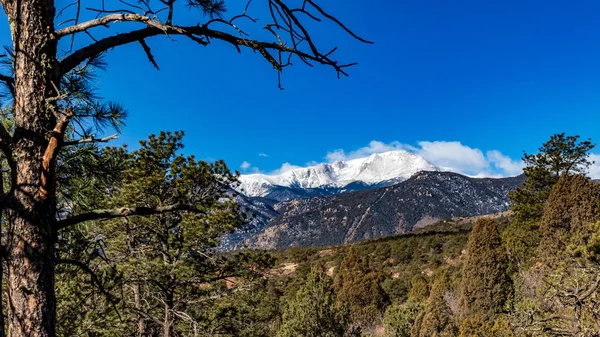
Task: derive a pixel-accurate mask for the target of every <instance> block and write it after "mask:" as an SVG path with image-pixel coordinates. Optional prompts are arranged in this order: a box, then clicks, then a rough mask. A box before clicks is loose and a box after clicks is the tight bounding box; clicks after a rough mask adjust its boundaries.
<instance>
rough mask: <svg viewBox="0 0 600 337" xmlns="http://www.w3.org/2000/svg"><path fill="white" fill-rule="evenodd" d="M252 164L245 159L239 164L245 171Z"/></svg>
mask: <svg viewBox="0 0 600 337" xmlns="http://www.w3.org/2000/svg"><path fill="white" fill-rule="evenodd" d="M251 166H252V164H250V163H249V162H247V161H245V160H244V162H243V163H242V165H240V168H241V169H242V170H244V171H246V170H247V169H249V168H250V167H251Z"/></svg>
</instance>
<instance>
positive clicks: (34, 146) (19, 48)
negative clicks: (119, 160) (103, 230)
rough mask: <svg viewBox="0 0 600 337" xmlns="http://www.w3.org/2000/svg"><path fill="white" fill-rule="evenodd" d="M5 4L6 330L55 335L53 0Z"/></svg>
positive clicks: (17, 334) (16, 336)
mask: <svg viewBox="0 0 600 337" xmlns="http://www.w3.org/2000/svg"><path fill="white" fill-rule="evenodd" d="M4 7H5V11H6V12H7V14H8V16H9V18H10V28H11V35H12V40H13V50H14V74H15V97H14V109H15V111H14V116H15V131H14V135H13V139H12V142H11V143H12V158H9V160H15V162H16V164H15V166H14V169H15V172H12V175H13V186H12V189H11V195H10V202H11V207H10V208H9V213H10V218H11V219H12V221H11V228H9V242H8V247H7V255H8V259H7V268H8V280H7V285H8V299H7V300H8V319H7V321H8V322H7V323H8V336H11V337H22V336H31V337H53V336H54V335H55V320H56V300H55V296H54V260H53V259H54V253H53V249H54V242H55V231H54V230H53V229H52V224H53V221H54V214H55V199H54V193H53V190H54V181H53V179H51V176H52V172H51V171H52V170H53V167H50V166H46V167H44V165H43V163H44V155H45V154H47V153H46V152H47V147H48V144H49V139H48V135H47V132H48V130H52V129H53V128H54V125H53V124H54V123H55V121H56V117H55V116H54V114H53V113H58V112H56V111H55V110H54V109H55V108H56V105H55V104H54V103H53V100H52V97H55V96H56V95H57V93H56V91H55V90H54V88H55V86H56V85H58V79H59V75H58V74H59V72H58V62H57V60H56V41H55V39H54V38H53V37H52V35H53V33H54V22H53V20H54V14H55V9H54V2H53V1H50V0H36V1H23V0H21V1H19V0H13V1H11V2H6V3H5V4H4ZM44 170H46V171H44ZM44 178H46V181H45V186H42V180H43V179H44ZM48 178H50V179H48ZM42 191H44V192H42Z"/></svg>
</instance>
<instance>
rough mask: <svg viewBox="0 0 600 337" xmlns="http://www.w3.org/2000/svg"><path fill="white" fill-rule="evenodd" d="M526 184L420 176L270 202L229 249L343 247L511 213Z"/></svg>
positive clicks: (438, 174) (444, 175) (229, 239)
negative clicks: (455, 220) (512, 195)
mask: <svg viewBox="0 0 600 337" xmlns="http://www.w3.org/2000/svg"><path fill="white" fill-rule="evenodd" d="M523 180H524V176H523V175H520V176H516V177H509V178H472V177H467V176H464V175H461V174H458V173H452V172H435V171H421V172H418V173H417V174H415V175H413V176H412V177H411V178H410V179H408V180H406V181H403V182H401V183H398V184H395V185H392V186H387V187H381V188H377V189H367V190H362V191H357V192H351V193H341V194H335V195H317V196H313V197H310V198H296V199H293V200H288V201H281V202H273V201H271V204H270V205H269V207H270V211H269V212H270V213H269V214H270V217H257V218H255V219H254V220H253V221H254V224H253V227H252V229H251V231H250V232H243V231H238V232H237V233H234V234H232V235H231V236H228V237H227V238H226V239H225V247H226V248H227V249H235V248H241V247H243V246H249V247H259V248H268V249H271V248H284V247H290V246H323V245H331V244H341V243H346V242H353V241H359V240H364V239H371V238H376V237H383V236H389V235H395V234H402V233H407V232H410V231H412V230H413V229H415V228H421V227H425V226H427V225H429V224H431V223H433V222H436V221H438V220H441V219H446V218H452V217H462V216H479V215H484V214H492V213H498V212H502V211H505V210H507V209H508V202H509V200H508V193H509V192H510V191H512V190H514V189H515V188H516V187H517V186H519V185H520V184H521V183H522V182H523ZM245 198H249V199H250V200H255V199H254V198H252V197H245ZM261 200H269V199H264V198H261Z"/></svg>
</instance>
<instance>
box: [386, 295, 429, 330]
mask: <svg viewBox="0 0 600 337" xmlns="http://www.w3.org/2000/svg"><path fill="white" fill-rule="evenodd" d="M422 309H423V308H422V305H421V304H418V303H413V302H407V303H404V304H398V303H395V304H392V305H390V306H388V307H387V309H386V310H385V316H384V318H383V324H384V328H385V335H386V336H387V337H410V331H411V329H412V326H413V324H414V323H415V321H416V319H417V316H419V313H420V312H421V310H422Z"/></svg>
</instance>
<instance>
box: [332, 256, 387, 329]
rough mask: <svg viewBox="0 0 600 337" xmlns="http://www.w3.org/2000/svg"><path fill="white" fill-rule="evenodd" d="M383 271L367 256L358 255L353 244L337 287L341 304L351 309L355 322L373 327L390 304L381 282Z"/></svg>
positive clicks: (342, 266) (341, 268)
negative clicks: (373, 266) (375, 266)
mask: <svg viewBox="0 0 600 337" xmlns="http://www.w3.org/2000/svg"><path fill="white" fill-rule="evenodd" d="M382 282H383V274H382V272H381V270H379V269H375V268H370V267H369V264H368V261H367V260H366V258H359V257H358V254H357V252H356V249H355V248H354V247H350V248H349V249H348V251H347V254H346V256H345V257H344V260H343V261H342V263H341V264H340V269H339V271H338V273H337V275H336V277H335V282H334V289H335V293H336V296H337V301H338V304H339V305H340V306H342V307H345V308H348V309H349V310H350V317H351V319H352V322H353V324H357V325H359V326H361V327H363V328H364V327H370V326H371V325H372V324H373V323H374V322H375V321H376V320H377V317H381V315H382V314H383V310H385V307H386V305H387V303H388V299H387V295H386V293H385V291H384V290H383V288H382V287H381V283H382Z"/></svg>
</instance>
